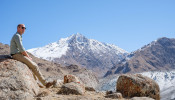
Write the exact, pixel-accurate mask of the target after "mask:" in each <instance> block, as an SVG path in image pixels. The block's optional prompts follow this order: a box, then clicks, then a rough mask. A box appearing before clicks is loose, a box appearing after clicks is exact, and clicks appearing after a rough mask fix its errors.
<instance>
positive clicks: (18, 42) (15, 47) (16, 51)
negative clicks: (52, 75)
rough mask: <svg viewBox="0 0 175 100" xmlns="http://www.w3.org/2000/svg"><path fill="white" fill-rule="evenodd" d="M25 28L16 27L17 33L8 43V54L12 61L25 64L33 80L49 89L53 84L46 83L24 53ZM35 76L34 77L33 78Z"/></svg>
mask: <svg viewBox="0 0 175 100" xmlns="http://www.w3.org/2000/svg"><path fill="white" fill-rule="evenodd" d="M25 30H26V27H25V25H24V24H19V25H18V26H17V32H16V33H15V34H14V35H13V37H12V39H11V42H10V54H11V56H12V58H13V59H15V60H18V61H20V62H22V63H24V64H26V65H27V66H28V67H29V68H30V69H31V70H32V72H33V75H34V78H35V79H36V77H37V78H38V79H39V81H40V82H41V83H42V84H43V85H44V86H46V88H49V87H50V86H51V85H53V84H54V82H46V80H45V79H44V77H43V75H42V74H41V72H40V71H39V67H38V66H37V64H36V63H35V62H33V61H32V58H31V57H30V56H29V55H28V53H27V52H26V51H25V49H24V47H23V44H22V34H24V32H25ZM35 76H36V77H35Z"/></svg>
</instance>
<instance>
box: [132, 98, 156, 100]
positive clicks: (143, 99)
mask: <svg viewBox="0 0 175 100" xmlns="http://www.w3.org/2000/svg"><path fill="white" fill-rule="evenodd" d="M129 100H155V99H152V98H148V97H133V98H131V99H129Z"/></svg>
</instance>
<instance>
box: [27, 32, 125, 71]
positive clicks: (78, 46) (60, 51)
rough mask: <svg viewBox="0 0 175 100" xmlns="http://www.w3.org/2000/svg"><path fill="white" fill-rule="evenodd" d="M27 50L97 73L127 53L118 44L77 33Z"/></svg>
mask: <svg viewBox="0 0 175 100" xmlns="http://www.w3.org/2000/svg"><path fill="white" fill-rule="evenodd" d="M28 52H30V53H32V54H33V55H35V56H37V57H40V58H43V59H47V60H50V61H54V62H57V63H60V64H62V65H70V64H76V65H79V66H82V67H85V68H87V69H89V70H93V71H94V72H96V73H97V74H104V73H105V72H106V71H107V70H108V69H109V68H111V67H113V66H114V65H115V64H117V63H118V62H119V61H120V60H122V59H123V58H124V57H125V56H126V55H127V54H128V52H127V51H125V50H123V49H121V48H119V47H118V46H115V45H112V44H107V43H102V42H99V41H97V40H94V39H88V38H86V37H85V36H83V35H82V34H79V33H77V34H73V35H71V36H70V37H67V38H62V39H60V40H59V41H57V42H54V43H51V44H49V45H46V46H44V47H40V48H35V49H30V50H28ZM49 55H50V56H49ZM101 72H102V73H101Z"/></svg>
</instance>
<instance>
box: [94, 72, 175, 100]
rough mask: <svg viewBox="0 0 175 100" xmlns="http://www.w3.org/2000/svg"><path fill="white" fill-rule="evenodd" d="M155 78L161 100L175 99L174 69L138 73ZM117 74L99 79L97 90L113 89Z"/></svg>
mask: <svg viewBox="0 0 175 100" xmlns="http://www.w3.org/2000/svg"><path fill="white" fill-rule="evenodd" d="M138 74H142V75H144V76H147V77H149V78H151V79H153V80H155V81H156V82H157V83H158V85H159V87H160V91H161V92H160V95H161V100H174V99H175V70H174V71H165V72H163V71H156V72H143V73H138ZM117 79H118V75H113V76H110V77H107V78H104V79H101V80H100V82H99V83H100V85H99V86H98V87H97V89H98V90H99V91H107V90H108V91H109V90H112V91H115V89H116V82H117Z"/></svg>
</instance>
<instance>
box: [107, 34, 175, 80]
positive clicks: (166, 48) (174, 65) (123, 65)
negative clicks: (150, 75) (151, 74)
mask: <svg viewBox="0 0 175 100" xmlns="http://www.w3.org/2000/svg"><path fill="white" fill-rule="evenodd" d="M173 69H175V39H173V38H172V39H170V38H165V37H164V38H160V39H158V40H156V41H153V42H152V43H150V44H148V45H146V46H144V47H142V48H141V49H139V50H137V51H135V52H133V53H131V54H130V55H128V56H127V57H126V58H125V59H123V60H122V61H121V62H119V64H117V65H116V66H114V67H113V68H111V69H110V70H109V71H108V72H107V73H106V74H105V77H106V76H108V75H112V74H120V73H138V72H145V71H170V70H173Z"/></svg>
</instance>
